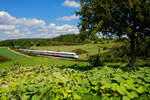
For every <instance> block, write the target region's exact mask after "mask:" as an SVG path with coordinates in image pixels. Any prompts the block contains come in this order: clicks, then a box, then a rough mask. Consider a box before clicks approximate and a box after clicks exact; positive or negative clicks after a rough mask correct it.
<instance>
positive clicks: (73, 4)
mask: <svg viewBox="0 0 150 100" xmlns="http://www.w3.org/2000/svg"><path fill="white" fill-rule="evenodd" d="M62 5H63V6H68V7H71V8H80V4H79V3H77V2H75V1H70V0H65V2H64V3H62Z"/></svg>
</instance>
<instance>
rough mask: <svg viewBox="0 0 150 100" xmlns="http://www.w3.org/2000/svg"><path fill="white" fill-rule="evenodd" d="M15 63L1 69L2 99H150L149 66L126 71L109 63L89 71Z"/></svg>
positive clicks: (0, 86)
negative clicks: (112, 66)
mask: <svg viewBox="0 0 150 100" xmlns="http://www.w3.org/2000/svg"><path fill="white" fill-rule="evenodd" d="M15 66H16V65H15ZM15 66H12V68H10V69H8V70H5V71H0V98H1V100H5V99H6V100H8V99H19V100H20V99H23V100H29V99H33V100H34V99H35V100H49V99H51V100H62V99H83V100H100V99H105V100H128V99H129V100H130V99H135V100H146V99H147V100H148V99H149V98H150V85H149V82H150V80H149V79H150V73H149V71H150V69H149V68H139V69H138V70H135V71H130V72H124V71H122V70H121V69H120V68H117V69H114V68H109V67H106V66H104V67H97V68H93V69H92V70H86V71H80V70H76V69H73V68H69V67H68V68H67V66H64V67H63V68H61V67H57V66H50V67H43V66H36V67H31V66H30V67H23V66H20V67H17V68H14V67H15ZM76 66H77V65H76ZM65 67H66V68H65Z"/></svg>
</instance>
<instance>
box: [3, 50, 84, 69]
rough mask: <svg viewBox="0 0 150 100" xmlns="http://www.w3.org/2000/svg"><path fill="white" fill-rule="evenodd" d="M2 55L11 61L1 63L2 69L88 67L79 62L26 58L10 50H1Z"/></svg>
mask: <svg viewBox="0 0 150 100" xmlns="http://www.w3.org/2000/svg"><path fill="white" fill-rule="evenodd" d="M0 55H2V56H8V57H9V58H10V59H11V60H10V61H8V62H4V63H0V69H5V68H6V69H8V68H10V67H11V66H14V65H16V66H40V65H43V66H50V65H58V66H62V65H74V64H79V65H87V63H86V62H77V61H75V60H69V59H60V58H48V57H26V56H23V55H20V54H16V53H14V52H12V51H10V50H9V49H8V48H0Z"/></svg>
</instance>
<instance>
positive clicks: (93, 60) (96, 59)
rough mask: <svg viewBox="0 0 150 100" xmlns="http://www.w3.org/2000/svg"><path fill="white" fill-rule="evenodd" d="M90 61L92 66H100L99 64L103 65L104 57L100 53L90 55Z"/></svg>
mask: <svg viewBox="0 0 150 100" xmlns="http://www.w3.org/2000/svg"><path fill="white" fill-rule="evenodd" d="M88 61H89V63H90V65H91V67H98V66H103V65H104V63H103V59H102V57H100V56H99V55H92V56H89V58H88Z"/></svg>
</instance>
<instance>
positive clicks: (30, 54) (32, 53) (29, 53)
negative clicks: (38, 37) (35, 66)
mask: <svg viewBox="0 0 150 100" xmlns="http://www.w3.org/2000/svg"><path fill="white" fill-rule="evenodd" d="M23 54H25V55H29V56H36V54H35V53H34V52H23Z"/></svg>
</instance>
